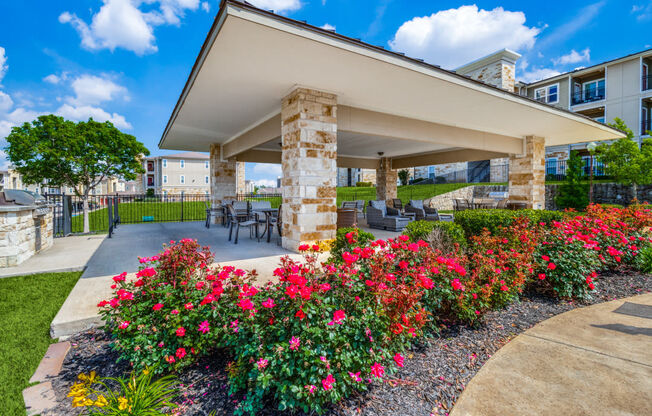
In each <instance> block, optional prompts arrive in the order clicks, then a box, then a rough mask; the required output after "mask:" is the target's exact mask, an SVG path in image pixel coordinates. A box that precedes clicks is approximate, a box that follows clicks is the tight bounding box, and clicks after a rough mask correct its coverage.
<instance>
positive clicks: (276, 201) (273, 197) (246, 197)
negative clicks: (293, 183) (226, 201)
mask: <svg viewBox="0 0 652 416" xmlns="http://www.w3.org/2000/svg"><path fill="white" fill-rule="evenodd" d="M236 199H237V200H238V201H249V202H255V201H269V202H270V204H271V206H272V208H278V207H279V205H281V203H282V202H283V195H281V194H276V193H275V194H264V193H262V194H255V193H247V194H237V195H236Z"/></svg>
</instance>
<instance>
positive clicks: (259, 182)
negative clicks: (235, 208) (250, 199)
mask: <svg viewBox="0 0 652 416" xmlns="http://www.w3.org/2000/svg"><path fill="white" fill-rule="evenodd" d="M254 185H257V186H264V187H266V188H276V181H273V180H271V179H256V180H255V181H254Z"/></svg>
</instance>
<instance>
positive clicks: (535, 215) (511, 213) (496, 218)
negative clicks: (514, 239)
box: [455, 209, 569, 238]
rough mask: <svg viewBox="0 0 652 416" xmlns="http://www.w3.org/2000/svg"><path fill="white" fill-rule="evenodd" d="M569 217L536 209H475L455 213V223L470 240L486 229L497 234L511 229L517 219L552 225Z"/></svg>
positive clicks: (556, 212)
mask: <svg viewBox="0 0 652 416" xmlns="http://www.w3.org/2000/svg"><path fill="white" fill-rule="evenodd" d="M568 215H569V214H568V213H565V212H563V211H546V210H535V209H521V210H507V209H474V210H466V211H458V212H455V223H456V224H458V225H459V226H460V227H462V229H463V230H464V234H465V235H466V238H470V237H471V236H473V235H479V234H481V232H482V230H483V229H484V228H486V229H487V230H489V231H490V232H491V233H492V234H495V233H496V232H497V231H499V227H509V226H510V225H512V223H513V222H514V219H516V218H521V217H527V218H529V219H530V222H531V223H539V222H543V223H546V224H550V223H552V222H553V221H562V220H564V218H567V217H568Z"/></svg>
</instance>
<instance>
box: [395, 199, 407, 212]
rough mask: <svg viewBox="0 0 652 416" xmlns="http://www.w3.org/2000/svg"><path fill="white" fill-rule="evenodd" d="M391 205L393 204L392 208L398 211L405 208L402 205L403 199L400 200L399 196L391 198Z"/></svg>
mask: <svg viewBox="0 0 652 416" xmlns="http://www.w3.org/2000/svg"><path fill="white" fill-rule="evenodd" d="M392 205H393V206H394V208H396V209H397V210H399V212H403V210H404V209H405V207H404V206H403V201H401V200H400V199H399V198H394V199H392Z"/></svg>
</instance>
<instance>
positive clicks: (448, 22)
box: [389, 5, 541, 68]
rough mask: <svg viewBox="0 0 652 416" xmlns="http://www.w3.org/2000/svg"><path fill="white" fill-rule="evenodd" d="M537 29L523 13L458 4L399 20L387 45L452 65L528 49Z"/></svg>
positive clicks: (417, 56)
mask: <svg viewBox="0 0 652 416" xmlns="http://www.w3.org/2000/svg"><path fill="white" fill-rule="evenodd" d="M540 31H541V29H539V28H536V27H528V26H526V25H525V14H524V13H523V12H511V11H507V10H504V9H503V8H502V7H497V8H495V9H493V10H483V9H478V7H477V6H476V5H473V6H461V7H459V8H457V9H449V10H442V11H439V12H437V13H433V14H432V15H430V16H424V17H415V18H413V19H412V20H409V21H407V22H405V23H403V24H402V25H401V27H399V29H398V30H397V31H396V34H395V35H394V39H392V40H391V41H390V42H389V45H390V47H391V48H392V49H393V50H395V51H398V52H404V53H406V54H407V55H409V56H411V57H415V58H423V59H425V60H426V61H428V62H431V63H434V64H438V65H441V66H442V67H445V68H455V67H457V66H460V65H463V64H466V63H468V62H470V61H473V60H475V59H478V58H480V57H482V56H485V55H487V54H489V53H491V52H494V51H496V50H498V49H501V48H509V49H513V50H522V49H529V48H531V47H532V46H533V45H534V43H535V41H536V37H537V35H538V34H539V32H540Z"/></svg>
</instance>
